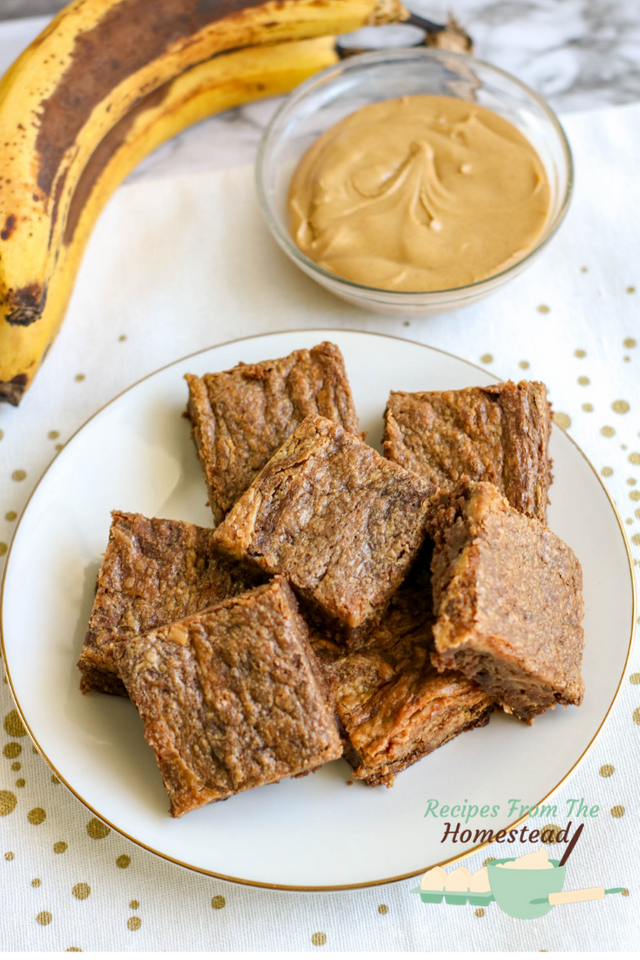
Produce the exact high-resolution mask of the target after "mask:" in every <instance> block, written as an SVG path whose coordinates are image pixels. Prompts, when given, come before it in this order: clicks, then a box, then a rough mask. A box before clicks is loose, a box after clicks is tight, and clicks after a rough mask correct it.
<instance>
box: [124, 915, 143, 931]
mask: <svg viewBox="0 0 640 960" xmlns="http://www.w3.org/2000/svg"><path fill="white" fill-rule="evenodd" d="M127 926H128V927H129V930H139V929H140V927H141V926H142V920H141V919H140V917H129V919H128V920H127Z"/></svg>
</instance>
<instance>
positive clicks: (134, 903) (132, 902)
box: [129, 900, 140, 910]
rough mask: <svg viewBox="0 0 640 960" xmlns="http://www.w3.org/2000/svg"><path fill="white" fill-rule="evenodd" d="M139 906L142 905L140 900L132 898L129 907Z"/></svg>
mask: <svg viewBox="0 0 640 960" xmlns="http://www.w3.org/2000/svg"><path fill="white" fill-rule="evenodd" d="M139 906H140V902H139V901H138V900H132V901H131V903H130V904H129V909H130V910H137V909H138V907H139Z"/></svg>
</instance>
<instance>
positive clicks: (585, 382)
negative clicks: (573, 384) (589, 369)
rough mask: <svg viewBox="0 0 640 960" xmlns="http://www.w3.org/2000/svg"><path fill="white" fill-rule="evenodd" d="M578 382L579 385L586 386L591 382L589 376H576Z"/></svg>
mask: <svg viewBox="0 0 640 960" xmlns="http://www.w3.org/2000/svg"><path fill="white" fill-rule="evenodd" d="M578 383H579V384H580V386H581V387H588V386H589V384H590V383H591V380H590V379H589V377H578Z"/></svg>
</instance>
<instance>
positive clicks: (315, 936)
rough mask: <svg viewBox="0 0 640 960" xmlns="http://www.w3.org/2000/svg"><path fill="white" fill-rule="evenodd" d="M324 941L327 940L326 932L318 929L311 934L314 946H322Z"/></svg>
mask: <svg viewBox="0 0 640 960" xmlns="http://www.w3.org/2000/svg"><path fill="white" fill-rule="evenodd" d="M326 942H327V935H326V933H321V932H320V931H318V933H312V934H311V943H312V944H313V945H314V947H324V945H325V943H326Z"/></svg>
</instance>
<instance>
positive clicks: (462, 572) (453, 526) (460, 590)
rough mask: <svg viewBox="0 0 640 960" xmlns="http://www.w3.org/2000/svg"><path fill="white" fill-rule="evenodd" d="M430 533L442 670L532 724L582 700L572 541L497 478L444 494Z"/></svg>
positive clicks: (578, 587)
mask: <svg viewBox="0 0 640 960" xmlns="http://www.w3.org/2000/svg"><path fill="white" fill-rule="evenodd" d="M427 529H428V530H429V532H430V533H431V535H432V536H433V538H434V540H435V549H434V555H433V561H432V565H431V569H432V574H433V580H432V583H433V599H434V609H435V613H436V616H437V619H436V623H435V626H434V628H433V633H434V640H435V653H434V654H433V656H432V661H433V663H434V665H435V666H436V667H437V668H438V670H444V669H449V668H452V669H456V670H460V671H461V672H462V673H464V674H465V676H467V677H469V678H470V679H472V680H475V681H476V682H477V683H479V684H480V685H481V686H482V687H484V689H485V690H486V691H487V692H488V693H489V694H490V695H491V696H492V697H493V698H494V699H495V700H496V701H497V702H498V703H499V704H501V705H502V707H503V708H504V710H505V711H506V712H507V713H514V714H515V715H516V716H517V717H519V718H520V719H521V720H524V721H525V722H526V723H532V722H533V718H534V717H535V716H536V715H537V714H539V713H542V712H543V711H544V710H547V709H548V708H549V707H553V706H554V705H555V704H556V703H562V704H569V703H573V704H576V705H577V704H579V703H581V701H582V696H583V692H584V683H583V680H582V675H581V664H582V650H583V646H584V633H583V629H582V619H583V603H582V570H581V568H580V564H579V562H578V560H577V559H576V557H575V555H574V554H573V551H572V550H571V549H570V548H569V547H568V546H567V545H566V543H564V542H563V541H562V540H561V539H560V538H559V537H557V536H556V535H555V534H554V533H552V532H551V530H549V529H548V528H547V527H545V526H543V525H542V524H541V523H539V521H538V520H533V519H530V518H528V517H525V516H523V515H522V514H521V513H518V512H517V511H516V510H514V509H513V508H512V507H511V506H510V505H509V503H508V502H507V500H506V499H505V498H504V497H502V496H501V494H500V493H499V491H498V490H497V489H496V488H495V487H494V486H493V484H490V483H471V484H468V485H466V484H461V485H460V486H459V487H457V488H456V489H455V490H453V491H450V492H449V493H442V494H439V495H438V496H437V497H434V500H433V501H432V508H431V512H430V516H429V519H428V521H427Z"/></svg>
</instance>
